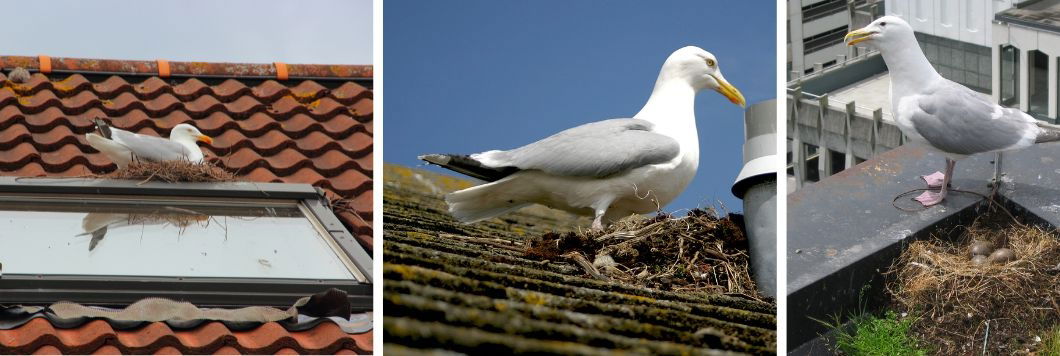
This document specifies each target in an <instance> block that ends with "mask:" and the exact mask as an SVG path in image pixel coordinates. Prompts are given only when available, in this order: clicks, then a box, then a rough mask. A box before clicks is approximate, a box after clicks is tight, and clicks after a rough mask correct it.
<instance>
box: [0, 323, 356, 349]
mask: <svg viewBox="0 0 1060 356" xmlns="http://www.w3.org/2000/svg"><path fill="white" fill-rule="evenodd" d="M371 350H372V335H371V332H368V333H362V334H354V335H350V334H347V333H346V332H344V331H342V329H340V328H339V326H338V325H335V324H334V323H330V322H324V323H321V324H318V325H316V326H315V327H313V328H310V329H308V330H305V331H287V330H286V329H284V328H283V327H282V326H280V325H279V324H277V323H265V324H262V325H261V326H259V327H257V328H255V329H251V330H247V331H231V330H229V329H228V328H227V327H225V326H224V324H223V323H221V322H208V323H204V324H202V325H200V326H198V327H196V328H194V329H190V330H173V329H171V328H170V327H169V326H167V325H166V323H160V322H159V323H150V324H147V325H146V326H144V327H142V328H139V329H135V330H128V331H120V330H114V329H113V328H112V327H111V326H110V324H108V323H107V322H106V321H103V320H94V321H90V322H88V323H85V324H82V325H81V326H79V327H77V328H73V329H57V328H55V327H54V326H52V325H51V323H50V322H48V320H47V319H45V318H37V319H33V320H30V321H29V322H27V323H26V324H23V325H22V326H19V327H17V328H14V329H10V330H0V352H3V353H27V354H29V353H33V354H60V353H62V354H71V353H74V354H89V353H94V354H118V353H156V354H157V353H163V354H177V353H195V354H202V353H224V354H235V353H253V354H262V353H278V352H281V351H283V352H294V353H298V354H303V353H337V352H340V351H342V352H345V353H349V352H353V353H367V352H371Z"/></svg>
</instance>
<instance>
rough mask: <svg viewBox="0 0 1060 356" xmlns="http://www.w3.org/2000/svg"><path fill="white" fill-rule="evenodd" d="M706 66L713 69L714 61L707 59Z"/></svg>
mask: <svg viewBox="0 0 1060 356" xmlns="http://www.w3.org/2000/svg"><path fill="white" fill-rule="evenodd" d="M707 66H708V67H713V66H714V60H713V59H710V58H707Z"/></svg>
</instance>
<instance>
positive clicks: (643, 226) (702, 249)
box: [525, 209, 764, 300]
mask: <svg viewBox="0 0 1060 356" xmlns="http://www.w3.org/2000/svg"><path fill="white" fill-rule="evenodd" d="M747 251H748V244H747V238H746V236H744V234H743V231H742V230H741V229H740V227H739V225H738V223H737V222H736V221H734V219H733V218H732V217H728V216H726V217H723V216H720V215H719V214H718V213H717V212H716V211H715V210H714V209H707V210H702V209H693V210H692V211H690V212H689V213H688V215H687V216H683V217H676V218H675V217H672V216H670V215H667V214H664V213H660V214H659V215H658V216H656V217H655V218H651V219H626V220H623V221H621V222H619V223H616V224H613V225H612V226H611V227H609V228H608V229H606V230H605V231H595V230H585V231H577V232H568V233H563V234H558V233H546V234H544V235H542V236H540V237H536V238H534V239H531V240H530V241H529V243H528V245H527V248H526V251H525V254H526V255H528V256H532V257H534V258H537V259H543V260H557V259H558V260H566V261H569V262H573V263H575V264H577V265H578V266H579V267H581V268H582V269H583V270H585V272H586V273H587V274H589V275H590V276H592V277H593V278H596V279H600V280H611V281H619V282H623V283H629V284H633V285H638V286H646V287H650V288H655V289H660V290H672V291H683V292H709V293H725V294H733V295H743V296H748V297H751V298H753V299H758V300H762V299H764V298H763V297H762V296H761V295H759V294H758V291H757V289H756V288H755V284H754V279H753V278H752V277H751V272H750V267H749V265H750V258H749V256H748V252H747ZM589 259H592V260H593V261H592V262H590V261H589Z"/></svg>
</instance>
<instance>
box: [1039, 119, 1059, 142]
mask: <svg viewBox="0 0 1060 356" xmlns="http://www.w3.org/2000/svg"><path fill="white" fill-rule="evenodd" d="M1036 124H1037V125H1038V128H1041V129H1042V131H1041V132H1040V133H1039V134H1038V137H1036V138H1035V139H1034V143H1046V142H1056V141H1060V126H1058V125H1053V124H1047V123H1045V122H1042V121H1038V122H1036Z"/></svg>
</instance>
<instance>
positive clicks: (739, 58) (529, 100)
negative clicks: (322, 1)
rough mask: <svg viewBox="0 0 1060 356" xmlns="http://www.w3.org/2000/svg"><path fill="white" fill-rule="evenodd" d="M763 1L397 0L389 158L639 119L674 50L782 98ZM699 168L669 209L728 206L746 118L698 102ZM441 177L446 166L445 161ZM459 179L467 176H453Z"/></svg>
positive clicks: (772, 21) (514, 142) (387, 113)
mask: <svg viewBox="0 0 1060 356" xmlns="http://www.w3.org/2000/svg"><path fill="white" fill-rule="evenodd" d="M774 5H775V4H774V3H771V2H757V1H746V2H745V1H732V2H714V1H701V0H690V1H651V2H647V1H630V0H625V1H495V0H474V1H459V2H450V1H426V0H423V1H387V2H385V4H384V5H383V6H384V7H383V26H384V29H383V36H384V37H383V46H384V51H383V61H384V70H385V74H384V83H385V91H384V98H385V99H384V105H385V107H384V111H383V113H384V118H383V124H384V125H385V128H386V129H385V138H384V144H385V148H384V151H383V153H384V155H385V156H384V160H385V161H386V162H389V163H399V164H404V165H419V164H420V161H418V160H417V159H416V156H417V155H419V154H423V153H474V152H480V151H485V150H490V149H510V148H515V147H518V146H522V145H524V144H527V143H530V142H533V141H536V140H538V139H541V138H544V137H546V136H548V135H551V134H554V133H556V132H559V131H561V130H564V129H567V128H570V127H574V126H576V125H580V124H583V123H587V122H592V121H598V120H604V119H609V118H616V117H631V116H632V115H634V114H636V112H637V111H638V110H639V109H640V108H641V106H642V105H643V104H644V102H645V101H646V100H647V99H648V95H649V94H651V90H652V86H653V85H654V84H655V79H656V77H657V76H658V71H659V67H660V66H661V65H662V63H663V61H664V60H665V59H666V57H667V56H668V55H669V54H670V53H671V52H673V51H674V50H676V49H678V48H681V47H683V46H686V45H695V46H699V47H702V48H704V49H706V50H707V51H710V52H711V53H713V54H714V55H715V56H717V58H718V62H719V64H720V67H721V69H722V72H723V73H724V74H725V78H726V79H728V80H729V82H731V83H732V84H733V85H734V86H736V87H737V88H739V89H740V91H742V92H743V94H744V96H745V97H746V98H747V102H748V104H749V105H750V104H754V103H757V102H759V101H763V100H766V99H771V98H774V97H775V96H776V11H775V8H774ZM696 118H697V121H698V123H697V125H698V129H699V136H700V150H701V156H700V157H701V158H700V166H699V172H698V174H697V175H696V178H695V180H693V181H692V183H691V184H690V186H689V188H688V189H687V190H686V191H685V192H684V193H683V194H682V195H681V196H680V197H679V198H678V199H677V200H675V201H674V202H671V203H670V204H669V205H668V206H667V207H665V208H664V210H666V211H677V212H679V213H681V212H683V211H679V210H680V209H689V208H694V207H697V206H709V205H712V204H714V203H715V202H718V201H720V202H722V203H723V204H724V205H725V206H726V207H727V208H728V209H729V210H731V211H739V210H742V205H741V202H740V201H739V200H738V199H736V197H734V196H733V195H732V193H731V192H730V187H731V185H732V183H733V180H734V179H735V178H736V175H737V174H738V173H739V171H740V168H741V167H742V152H743V151H742V144H743V110H742V109H741V108H740V107H739V106H736V105H733V104H731V103H729V102H728V101H727V100H726V99H725V98H724V97H722V96H721V95H720V94H718V93H716V92H714V91H709V90H708V91H703V92H701V93H700V94H699V96H698V97H697V99H696ZM429 169H431V170H433V171H436V172H448V171H445V170H444V169H440V168H437V167H430V168H429ZM454 175H455V174H454Z"/></svg>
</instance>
